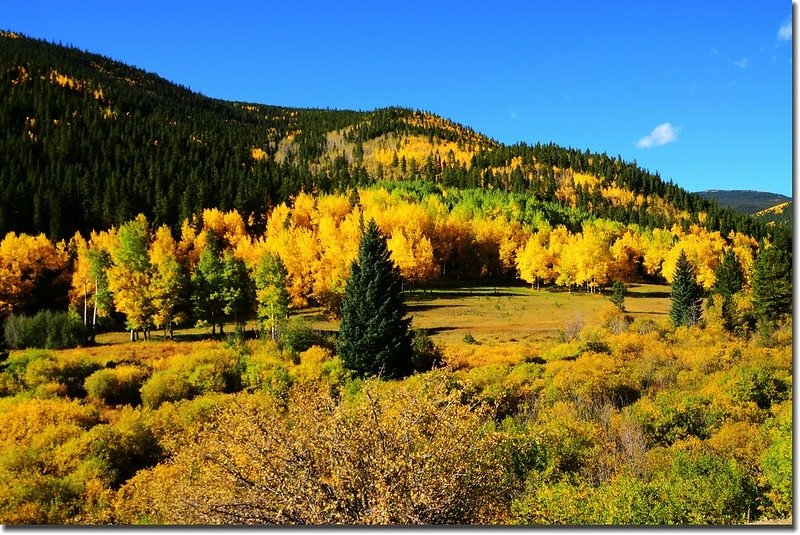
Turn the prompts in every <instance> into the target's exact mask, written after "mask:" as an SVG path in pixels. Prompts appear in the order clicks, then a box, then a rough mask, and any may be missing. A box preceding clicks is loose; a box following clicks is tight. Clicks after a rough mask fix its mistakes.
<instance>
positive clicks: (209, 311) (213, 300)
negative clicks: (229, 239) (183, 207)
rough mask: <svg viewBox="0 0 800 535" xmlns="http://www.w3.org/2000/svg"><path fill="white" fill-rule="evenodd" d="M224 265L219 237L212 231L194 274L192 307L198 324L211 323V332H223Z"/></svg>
mask: <svg viewBox="0 0 800 535" xmlns="http://www.w3.org/2000/svg"><path fill="white" fill-rule="evenodd" d="M223 280H224V266H223V265H222V259H221V258H220V256H219V245H218V239H217V238H216V236H214V235H213V234H212V233H209V235H208V243H207V245H206V247H205V249H203V252H202V253H200V258H199V260H198V261H197V267H196V268H195V270H194V273H193V274H192V298H191V299H192V308H193V309H194V315H195V317H196V318H197V319H198V326H205V325H211V333H212V334H215V333H216V328H217V325H219V331H220V333H221V334H224V332H223V317H224V314H225V312H224V308H225V300H224V298H223V294H222V292H223V287H224V284H223Z"/></svg>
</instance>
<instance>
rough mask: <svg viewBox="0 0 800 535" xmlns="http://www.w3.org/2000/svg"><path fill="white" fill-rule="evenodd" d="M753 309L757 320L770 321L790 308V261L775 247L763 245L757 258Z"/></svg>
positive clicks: (788, 311)
mask: <svg viewBox="0 0 800 535" xmlns="http://www.w3.org/2000/svg"><path fill="white" fill-rule="evenodd" d="M753 308H754V309H755V313H756V316H757V317H758V319H759V320H761V321H765V322H770V323H771V322H774V321H777V320H778V319H779V318H780V317H781V316H783V315H784V314H787V313H790V312H791V311H792V264H791V261H790V260H789V256H788V255H787V254H786V253H785V252H784V251H783V250H781V249H779V248H777V247H774V246H770V247H767V246H765V245H763V244H762V246H761V248H760V250H759V252H758V257H756V262H755V265H754V266H753Z"/></svg>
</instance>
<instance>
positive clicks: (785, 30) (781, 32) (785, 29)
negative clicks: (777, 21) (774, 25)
mask: <svg viewBox="0 0 800 535" xmlns="http://www.w3.org/2000/svg"><path fill="white" fill-rule="evenodd" d="M791 40H792V21H791V20H787V21H786V22H784V23H783V24H781V27H780V28H778V41H791Z"/></svg>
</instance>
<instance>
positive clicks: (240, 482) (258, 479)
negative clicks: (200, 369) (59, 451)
mask: <svg viewBox="0 0 800 535" xmlns="http://www.w3.org/2000/svg"><path fill="white" fill-rule="evenodd" d="M457 398H458V394H457V393H456V392H453V393H450V394H448V393H447V392H446V390H445V389H444V385H443V384H442V383H441V381H430V380H429V381H424V382H419V383H408V384H405V385H403V386H402V387H400V386H398V387H396V388H395V387H388V388H383V387H382V385H379V384H377V383H368V384H366V385H365V386H364V390H363V392H362V394H361V395H360V396H359V397H358V398H357V399H354V400H352V401H351V402H349V403H339V404H337V403H336V402H335V401H334V400H333V399H332V398H331V397H330V395H329V394H328V393H327V390H325V389H322V390H319V391H302V390H301V391H297V390H295V391H293V392H292V396H291V400H290V402H289V404H288V406H287V408H286V412H285V413H284V412H283V411H282V410H281V409H280V408H279V407H276V406H275V404H273V403H271V402H270V401H269V399H264V398H263V396H255V395H244V396H239V397H238V398H237V400H236V403H235V404H234V405H232V406H230V407H229V408H226V409H222V410H220V411H219V412H218V414H217V415H216V416H215V418H214V419H213V420H212V421H210V422H208V423H207V424H205V425H202V426H201V428H200V429H198V430H196V431H194V432H191V433H190V434H189V435H188V436H187V440H188V442H187V443H186V444H185V446H184V447H182V448H180V449H179V450H178V451H176V452H175V453H174V454H173V457H172V461H171V462H170V463H168V464H164V465H159V466H157V467H156V468H154V469H152V470H147V471H142V472H139V473H138V474H137V475H136V476H135V477H134V478H133V479H132V480H130V481H129V482H128V483H127V484H126V485H125V486H124V487H123V488H122V489H121V490H120V493H119V496H118V499H117V500H116V506H117V514H118V519H119V521H122V522H126V523H127V522H129V523H136V522H141V521H148V522H153V523H161V524H174V523H181V524H273V523H288V524H308V523H314V524H451V523H456V524H464V523H481V522H487V521H492V520H497V518H498V514H499V505H500V503H502V500H503V498H504V494H505V493H506V492H507V486H506V483H504V478H503V476H502V469H501V468H500V466H499V464H498V462H497V461H498V460H497V459H492V455H491V453H490V452H491V450H492V444H493V441H492V437H491V435H486V434H485V432H483V431H482V429H481V428H482V425H481V413H480V412H479V411H474V410H472V409H470V408H469V407H465V406H464V405H462V404H461V403H459V401H458V399H457ZM176 489H180V491H178V492H176Z"/></svg>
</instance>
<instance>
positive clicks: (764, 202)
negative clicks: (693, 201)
mask: <svg viewBox="0 0 800 535" xmlns="http://www.w3.org/2000/svg"><path fill="white" fill-rule="evenodd" d="M697 194H698V195H700V196H701V197H703V198H704V199H708V200H715V201H717V203H718V204H719V205H720V206H724V207H726V208H732V209H734V210H736V211H737V212H742V213H744V214H755V213H756V212H760V211H762V210H766V209H768V208H771V207H773V206H777V205H779V204H783V203H786V202H789V201H791V200H792V198H791V197H787V196H786V195H781V194H780V193H768V192H766V191H754V190H720V189H710V190H705V191H698V192H697Z"/></svg>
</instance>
